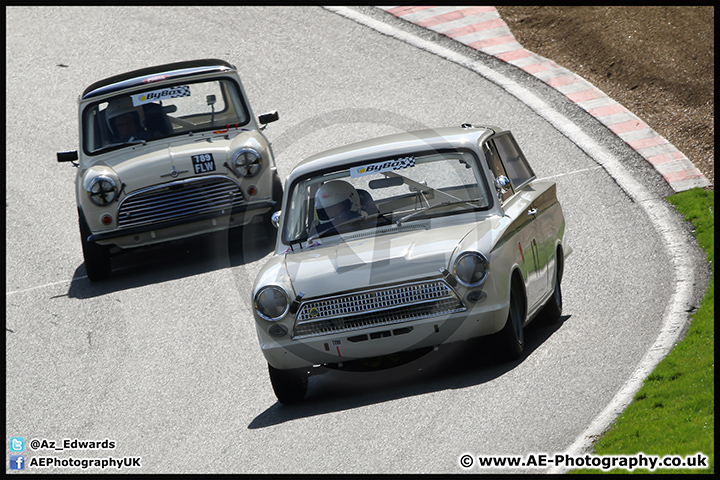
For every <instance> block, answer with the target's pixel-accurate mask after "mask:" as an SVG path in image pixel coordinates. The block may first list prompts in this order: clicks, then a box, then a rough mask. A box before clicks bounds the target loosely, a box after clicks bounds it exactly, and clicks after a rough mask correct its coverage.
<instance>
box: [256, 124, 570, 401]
mask: <svg viewBox="0 0 720 480" xmlns="http://www.w3.org/2000/svg"><path fill="white" fill-rule="evenodd" d="M273 221H274V222H275V224H276V225H277V227H278V229H279V234H278V238H277V244H276V251H275V254H274V255H273V257H272V258H271V259H270V260H269V261H268V263H267V264H266V265H265V266H264V267H263V268H262V270H261V271H260V272H259V274H258V276H257V278H256V280H255V284H254V287H253V290H252V304H253V311H254V316H255V323H256V327H257V334H258V337H259V341H260V348H261V350H262V352H263V354H264V356H265V358H266V360H267V362H268V366H269V372H270V379H271V382H272V386H273V389H274V391H275V394H276V395H277V397H278V399H279V401H280V402H282V403H294V402H298V401H300V400H302V399H303V398H304V396H305V394H306V392H307V384H308V376H309V375H310V374H312V373H314V372H318V371H324V370H325V369H327V368H340V369H343V368H348V367H349V366H350V365H353V363H355V364H357V363H360V362H359V361H362V360H366V359H377V358H378V357H383V356H388V355H391V354H395V353H401V352H413V351H420V350H422V349H433V348H435V347H437V346H439V345H441V344H447V343H451V342H457V341H462V340H467V339H470V338H474V337H479V336H484V335H496V336H497V339H498V341H497V342H495V343H496V344H497V345H499V349H498V353H499V354H500V356H503V357H505V358H509V359H512V358H517V357H518V356H519V355H520V354H521V352H522V351H523V347H524V343H525V342H524V335H523V328H524V327H525V325H527V324H528V323H529V322H530V321H531V320H533V319H534V318H535V317H537V316H538V315H539V314H541V313H542V315H543V316H545V317H547V318H550V319H558V318H559V317H560V315H561V311H562V295H561V290H560V282H561V280H562V273H563V261H564V258H565V255H566V254H567V253H569V252H568V247H567V246H566V245H565V219H564V216H563V212H562V209H561V207H560V204H559V203H558V199H557V196H556V185H555V183H554V182H551V181H538V180H537V179H536V177H535V174H534V173H533V170H532V168H531V167H530V165H529V164H528V162H527V160H526V159H525V157H524V155H523V153H522V151H521V150H520V148H519V146H518V144H517V143H516V141H515V139H514V138H513V136H512V134H511V133H510V132H509V131H504V130H501V129H498V128H495V127H480V126H472V125H468V124H465V125H463V126H462V127H457V128H441V129H436V130H424V131H415V132H409V133H402V134H396V135H391V136H386V137H381V138H377V139H373V140H367V141H363V142H359V143H355V144H352V145H348V146H345V147H342V148H337V149H334V150H330V151H327V152H323V153H321V154H318V155H314V156H312V157H311V158H308V159H306V160H305V161H303V162H301V163H300V164H299V165H297V167H295V169H294V170H293V171H292V173H291V174H290V176H289V178H288V181H287V184H286V189H285V196H284V198H283V201H282V211H281V212H278V213H276V214H275V215H274V218H273Z"/></svg>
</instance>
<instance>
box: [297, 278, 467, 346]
mask: <svg viewBox="0 0 720 480" xmlns="http://www.w3.org/2000/svg"><path fill="white" fill-rule="evenodd" d="M465 309H466V308H465V305H463V303H462V302H461V301H460V299H459V298H458V297H457V295H455V292H454V291H453V290H452V289H451V288H450V287H449V286H448V285H447V284H446V283H445V282H444V281H443V280H430V281H425V282H420V283H411V284H403V285H394V286H390V287H387V288H383V289H373V290H365V291H360V292H355V293H352V294H348V295H340V296H336V297H330V298H325V299H316V300H310V301H306V302H303V303H302V304H301V305H300V308H299V309H298V313H297V321H296V323H295V331H294V333H293V338H302V337H311V336H316V335H325V334H329V333H338V332H346V331H352V330H359V329H362V328H367V327H374V326H378V325H390V324H395V323H403V322H408V321H411V320H418V319H421V318H428V317H434V316H437V315H445V314H450V313H455V312H461V311H463V310H465Z"/></svg>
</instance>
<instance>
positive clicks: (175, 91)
mask: <svg viewBox="0 0 720 480" xmlns="http://www.w3.org/2000/svg"><path fill="white" fill-rule="evenodd" d="M189 96H190V87H189V86H188V85H182V86H177V87H168V88H162V89H160V90H153V91H152V92H145V93H138V94H137V95H133V96H132V102H133V106H135V107H137V106H138V105H143V104H146V103H150V102H155V101H157V100H167V99H170V98H179V97H189Z"/></svg>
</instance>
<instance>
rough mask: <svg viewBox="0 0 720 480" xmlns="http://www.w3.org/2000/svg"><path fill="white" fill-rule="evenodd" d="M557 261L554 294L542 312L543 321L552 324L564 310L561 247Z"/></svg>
mask: <svg viewBox="0 0 720 480" xmlns="http://www.w3.org/2000/svg"><path fill="white" fill-rule="evenodd" d="M556 262H557V263H556V268H555V288H554V289H553V294H552V296H551V297H550V298H549V299H548V301H547V303H546V304H545V307H543V311H542V312H541V316H542V319H543V322H544V323H547V324H552V323H555V322H557V321H558V320H560V317H561V316H562V310H563V301H562V289H561V287H560V283H561V282H562V275H563V257H562V250H560V249H558V252H557V256H556Z"/></svg>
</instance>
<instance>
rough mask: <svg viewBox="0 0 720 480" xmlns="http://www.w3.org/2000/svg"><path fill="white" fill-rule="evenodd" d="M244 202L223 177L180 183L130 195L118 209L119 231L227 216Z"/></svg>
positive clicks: (234, 187) (232, 183)
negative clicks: (215, 214)
mask: <svg viewBox="0 0 720 480" xmlns="http://www.w3.org/2000/svg"><path fill="white" fill-rule="evenodd" d="M243 202H244V198H243V195H242V192H241V191H240V187H239V186H238V184H237V183H235V182H234V181H233V180H231V179H229V178H225V177H218V176H213V177H202V178H191V179H187V180H179V181H176V182H171V183H167V184H163V185H158V186H156V187H151V188H147V189H145V190H141V191H139V192H135V193H131V194H130V195H128V196H127V197H126V198H125V199H124V200H123V201H122V202H121V203H120V207H119V209H118V227H121V228H125V227H134V226H137V225H143V224H147V223H156V222H163V221H166V220H175V219H178V218H185V217H193V216H197V215H203V214H206V213H212V212H222V211H223V210H225V211H227V213H228V214H229V213H230V209H231V208H232V207H236V206H238V205H241V204H242V203H243Z"/></svg>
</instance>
